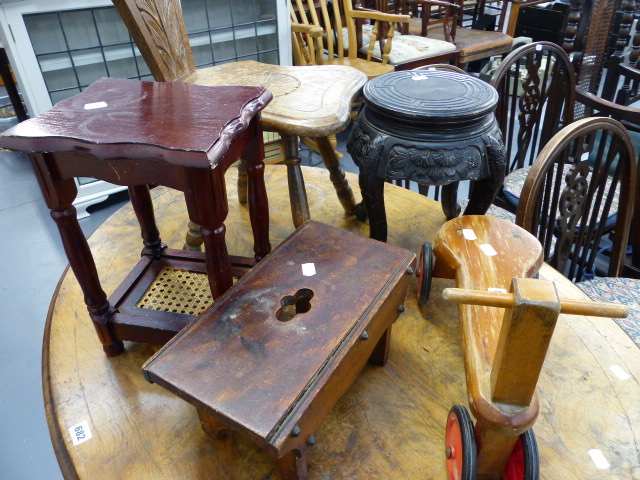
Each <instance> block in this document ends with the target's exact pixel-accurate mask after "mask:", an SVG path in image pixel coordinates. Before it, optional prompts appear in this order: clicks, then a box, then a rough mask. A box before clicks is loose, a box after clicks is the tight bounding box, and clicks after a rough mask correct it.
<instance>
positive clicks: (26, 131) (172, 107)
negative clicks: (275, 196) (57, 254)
mask: <svg viewBox="0 0 640 480" xmlns="http://www.w3.org/2000/svg"><path fill="white" fill-rule="evenodd" d="M271 98H272V95H271V93H270V92H269V91H267V90H266V89H265V88H263V87H205V86H200V85H191V84H186V83H153V82H139V81H136V80H125V79H102V80H99V81H97V82H96V83H94V84H93V85H91V86H90V87H89V88H87V89H86V90H85V91H84V92H82V93H80V94H78V95H76V96H75V97H72V98H69V99H67V100H64V101H62V102H60V103H58V104H57V105H56V106H55V107H54V108H53V109H51V110H49V111H48V112H46V113H45V114H43V115H41V116H39V117H37V118H33V119H30V120H27V121H24V122H22V123H20V124H18V125H16V126H15V127H13V128H11V129H10V130H8V131H6V132H5V133H3V134H2V135H0V146H2V147H4V148H7V149H10V150H16V151H21V152H26V153H28V154H29V158H30V160H31V163H32V166H33V169H34V172H35V174H36V176H37V178H38V182H39V184H40V188H41V189H42V193H43V195H44V198H45V201H46V203H47V206H48V207H49V208H50V209H51V216H52V217H53V219H54V220H55V222H56V224H57V226H58V229H59V231H60V236H61V237H62V243H63V245H64V249H65V252H66V254H67V258H68V259H69V264H70V265H71V268H72V270H73V272H74V274H75V276H76V278H77V279H78V283H79V284H80V286H81V288H82V291H83V294H84V300H85V303H86V305H87V308H88V310H89V315H90V317H91V319H92V320H93V324H94V326H95V328H96V331H97V333H98V337H99V338H100V341H101V343H102V345H103V349H104V351H105V353H106V354H107V355H110V356H113V355H118V354H119V353H121V352H122V350H123V342H122V340H133V341H140V342H146V343H154V344H163V343H165V342H166V341H167V340H169V339H170V338H171V337H172V336H173V335H174V334H175V333H176V332H178V331H179V330H181V329H182V328H183V327H184V326H185V325H186V324H187V323H188V322H189V321H191V320H192V319H193V318H194V316H195V314H197V313H199V311H195V312H193V311H190V310H189V309H185V308H182V307H177V308H176V305H175V302H173V301H171V299H169V301H167V302H166V305H164V306H158V305H155V303H157V299H153V298H151V299H149V298H147V297H152V296H153V295H152V293H151V292H149V291H151V290H153V289H154V288H156V287H154V286H153V284H154V280H155V278H156V276H157V275H159V274H161V273H166V274H167V275H168V276H169V277H176V278H174V279H173V281H171V278H170V279H169V280H166V279H165V280H163V282H164V284H163V285H162V288H164V289H165V291H166V292H169V291H175V289H178V290H180V289H181V288H182V290H188V288H184V287H183V285H184V284H185V283H186V284H189V285H191V284H190V283H189V282H193V281H194V280H193V279H188V278H186V277H189V274H190V273H191V272H195V273H198V274H199V275H198V276H199V277H200V279H202V278H206V276H205V275H204V274H205V273H206V274H207V275H208V287H209V288H208V289H207V290H208V291H207V292H206V293H207V294H209V293H210V295H211V297H212V298H217V297H218V296H220V295H221V294H222V293H223V292H224V291H226V290H227V289H228V288H229V287H230V286H231V285H232V284H233V274H232V271H233V270H232V260H231V258H230V256H229V254H228V252H227V246H226V243H225V226H224V220H225V218H226V216H227V213H228V205H227V197H226V190H225V183H224V172H225V171H226V169H227V168H228V167H229V166H230V165H231V164H232V163H233V162H235V161H236V159H237V158H238V157H239V156H240V155H241V154H242V156H243V158H244V159H245V160H246V162H247V173H248V177H249V212H250V218H251V225H252V229H253V236H254V251H255V258H256V259H260V258H262V257H263V256H265V255H266V254H267V253H268V252H269V251H270V250H271V246H270V244H269V214H268V204H267V195H266V190H265V186H264V178H263V175H264V163H263V159H264V147H263V144H262V128H261V118H260V111H261V110H262V109H263V108H264V107H265V105H266V104H267V103H268V102H269V101H270V100H271ZM76 176H86V177H94V178H97V179H100V180H105V181H108V182H111V183H115V184H118V185H126V186H127V187H129V193H130V195H131V203H132V205H133V208H134V210H135V212H136V216H137V218H138V221H139V223H140V228H141V235H142V239H143V243H144V248H143V250H142V259H141V260H140V262H139V263H138V264H137V265H136V266H135V267H134V269H133V270H132V272H131V273H130V274H129V275H128V277H127V278H126V279H125V280H124V282H123V283H122V284H121V285H120V287H118V289H117V290H116V291H115V292H114V294H113V296H112V298H111V299H107V296H106V294H105V292H104V290H103V289H102V287H101V285H100V280H99V278H98V272H97V269H96V265H95V262H94V259H93V256H92V253H91V250H90V249H89V246H88V244H87V241H86V239H85V237H84V235H83V233H82V230H81V229H80V225H79V223H78V220H77V217H76V209H75V207H73V205H72V202H73V200H74V198H75V196H76V194H77V189H76V187H75V184H74V181H73V177H76ZM150 184H153V185H164V186H167V187H171V188H174V189H177V190H181V191H182V192H184V196H185V200H186V203H187V209H188V213H189V218H190V219H191V220H192V221H194V222H196V223H198V224H199V225H202V227H201V233H202V236H203V238H204V243H205V254H204V256H203V255H202V254H198V253H195V252H183V251H181V250H172V249H168V248H166V245H164V244H163V243H162V241H161V239H160V234H159V232H158V229H157V227H156V224H155V217H154V212H153V205H152V203H151V197H150V195H149V189H148V186H147V185H150ZM246 263H252V261H249V262H245V266H248V265H246ZM206 283H207V281H206V280H205V284H206ZM205 288H206V287H205ZM172 289H173V290H172ZM209 291H210V292H209ZM145 294H146V297H145ZM168 294H169V293H165V294H164V295H165V296H166V295H168ZM211 297H208V300H209V303H210V301H211ZM144 298H147V299H146V300H144ZM143 300H144V302H146V303H144V304H140V302H141V301H143ZM154 302H155V303H154ZM160 303H162V302H160ZM205 307H206V305H205ZM189 308H191V309H192V308H196V310H197V309H198V307H197V306H196V307H193V305H191V306H189ZM200 308H202V306H200Z"/></svg>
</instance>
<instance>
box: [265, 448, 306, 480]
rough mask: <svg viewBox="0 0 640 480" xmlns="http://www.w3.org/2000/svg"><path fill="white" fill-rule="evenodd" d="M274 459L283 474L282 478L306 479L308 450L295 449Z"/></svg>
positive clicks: (289, 479) (284, 479)
mask: <svg viewBox="0 0 640 480" xmlns="http://www.w3.org/2000/svg"><path fill="white" fill-rule="evenodd" d="M273 461H274V463H275V464H276V467H277V468H278V471H279V472H280V475H281V476H282V480H306V478H307V456H306V452H301V451H300V450H293V451H291V452H289V453H287V454H286V455H284V456H282V457H280V458H274V459H273Z"/></svg>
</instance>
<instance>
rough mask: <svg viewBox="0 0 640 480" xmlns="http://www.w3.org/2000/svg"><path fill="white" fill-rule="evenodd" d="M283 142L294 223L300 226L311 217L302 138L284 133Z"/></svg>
mask: <svg viewBox="0 0 640 480" xmlns="http://www.w3.org/2000/svg"><path fill="white" fill-rule="evenodd" d="M282 144H283V145H284V153H285V160H284V163H285V165H286V166H287V180H288V183H289V200H290V202H291V213H292V215H293V225H294V226H295V227H296V228H298V227H299V226H300V225H303V224H305V223H307V222H308V221H309V220H310V218H311V214H310V213H309V202H308V201H307V191H306V190H305V188H304V179H303V178H302V170H301V169H300V139H299V138H298V137H297V136H295V135H282Z"/></svg>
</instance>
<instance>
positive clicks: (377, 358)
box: [369, 327, 391, 367]
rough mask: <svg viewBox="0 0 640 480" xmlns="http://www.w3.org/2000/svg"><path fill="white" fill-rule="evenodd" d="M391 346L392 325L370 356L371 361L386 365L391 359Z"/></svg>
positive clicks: (375, 363)
mask: <svg viewBox="0 0 640 480" xmlns="http://www.w3.org/2000/svg"><path fill="white" fill-rule="evenodd" d="M390 348H391V327H389V328H387V329H386V330H385V331H384V333H383V334H382V336H381V337H380V340H378V343H376V346H375V347H374V349H373V352H371V356H369V362H370V363H373V364H374V365H378V366H380V367H384V366H385V365H386V363H387V360H388V359H389V349H390Z"/></svg>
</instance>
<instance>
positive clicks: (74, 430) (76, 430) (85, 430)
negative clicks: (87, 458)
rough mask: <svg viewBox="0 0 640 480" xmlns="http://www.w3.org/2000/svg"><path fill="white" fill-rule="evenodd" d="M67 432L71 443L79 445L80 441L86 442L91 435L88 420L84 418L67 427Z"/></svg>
mask: <svg viewBox="0 0 640 480" xmlns="http://www.w3.org/2000/svg"><path fill="white" fill-rule="evenodd" d="M69 434H70V435H71V441H72V442H73V445H80V444H81V443H82V442H86V441H87V440H89V439H90V438H91V437H92V436H93V435H91V429H90V428H89V422H87V421H86V420H85V421H84V422H80V423H79V424H77V425H74V426H73V427H71V428H70V429H69Z"/></svg>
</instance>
